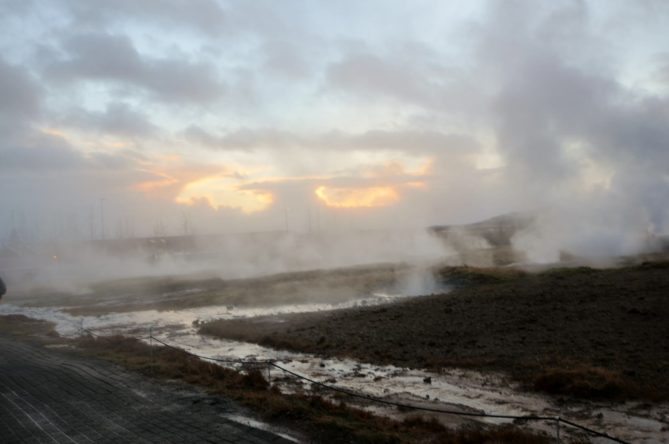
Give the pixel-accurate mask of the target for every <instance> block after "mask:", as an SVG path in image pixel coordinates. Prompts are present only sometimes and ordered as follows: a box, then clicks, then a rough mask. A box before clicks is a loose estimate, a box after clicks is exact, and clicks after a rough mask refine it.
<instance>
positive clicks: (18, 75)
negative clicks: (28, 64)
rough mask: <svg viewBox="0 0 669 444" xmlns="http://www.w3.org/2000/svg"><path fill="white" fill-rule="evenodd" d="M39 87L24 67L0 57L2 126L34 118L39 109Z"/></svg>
mask: <svg viewBox="0 0 669 444" xmlns="http://www.w3.org/2000/svg"><path fill="white" fill-rule="evenodd" d="M40 89H41V88H40V87H39V85H38V84H37V83H36V82H35V80H34V79H33V77H32V76H31V75H30V74H29V73H28V71H27V70H26V69H24V68H22V67H19V66H15V65H12V64H9V63H7V62H6V61H5V60H3V59H2V58H1V57H0V121H1V122H2V123H3V126H5V125H7V124H9V123H15V122H18V121H24V122H25V120H26V119H27V120H30V119H33V118H35V117H36V116H37V114H38V113H39V111H40V105H41V91H40Z"/></svg>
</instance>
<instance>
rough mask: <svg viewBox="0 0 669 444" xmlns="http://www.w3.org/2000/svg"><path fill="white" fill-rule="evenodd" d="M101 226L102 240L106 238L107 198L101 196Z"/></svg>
mask: <svg viewBox="0 0 669 444" xmlns="http://www.w3.org/2000/svg"><path fill="white" fill-rule="evenodd" d="M100 227H101V234H102V240H104V239H105V198H104V197H101V198H100Z"/></svg>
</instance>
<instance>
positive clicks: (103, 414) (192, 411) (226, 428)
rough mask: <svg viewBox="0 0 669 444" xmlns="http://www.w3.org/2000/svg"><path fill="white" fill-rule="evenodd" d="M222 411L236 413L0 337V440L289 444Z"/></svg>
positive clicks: (219, 403) (179, 390) (187, 392)
mask: <svg viewBox="0 0 669 444" xmlns="http://www.w3.org/2000/svg"><path fill="white" fill-rule="evenodd" d="M226 413H240V412H239V408H238V407H236V406H234V405H232V404H231V403H230V402H227V401H226V400H225V399H223V398H219V397H211V396H207V395H204V394H202V393H199V392H197V391H195V390H193V389H189V388H186V387H184V386H178V387H172V386H165V385H159V384H157V383H154V382H152V381H149V380H147V379H146V378H143V377H141V376H139V375H135V374H130V373H128V372H125V371H123V370H121V369H118V368H116V367H114V366H112V365H110V364H108V363H105V362H101V361H97V360H95V359H91V358H88V357H81V356H76V355H74V354H72V353H69V352H68V351H67V350H60V349H57V348H45V347H42V346H37V345H31V344H27V343H23V342H18V341H17V340H16V339H15V338H13V337H11V336H4V335H0V440H2V442H5V443H18V442H21V443H23V442H31V443H32V442H36V443H37V442H49V443H53V442H55V443H106V442H124V443H127V442H133V443H135V442H141V443H146V442H156V443H166V442H198V443H200V442H217V443H221V442H231V443H232V442H234V443H255V444H260V443H278V442H288V441H287V440H285V439H283V438H281V437H280V436H278V435H274V434H272V433H269V432H266V431H262V430H259V429H254V428H251V427H248V426H246V425H242V424H239V423H237V422H233V421H230V420H228V419H225V418H224V417H223V416H222V415H223V414H226Z"/></svg>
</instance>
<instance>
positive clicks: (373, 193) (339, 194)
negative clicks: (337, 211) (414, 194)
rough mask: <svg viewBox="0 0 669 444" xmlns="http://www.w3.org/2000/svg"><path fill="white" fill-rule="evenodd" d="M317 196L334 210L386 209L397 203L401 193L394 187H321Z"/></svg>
mask: <svg viewBox="0 0 669 444" xmlns="http://www.w3.org/2000/svg"><path fill="white" fill-rule="evenodd" d="M315 193H316V196H317V197H318V198H319V199H320V200H322V201H323V202H324V203H325V205H327V206H328V207H334V208H374V207H385V206H388V205H392V204H394V203H395V202H397V201H398V200H399V198H400V195H399V193H398V192H397V190H396V189H395V188H394V187H390V186H378V187H366V188H351V187H332V186H320V187H318V188H316V190H315Z"/></svg>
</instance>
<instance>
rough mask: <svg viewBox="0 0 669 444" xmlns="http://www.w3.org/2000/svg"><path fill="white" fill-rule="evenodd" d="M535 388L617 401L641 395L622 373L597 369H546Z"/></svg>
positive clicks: (536, 379)
mask: <svg viewBox="0 0 669 444" xmlns="http://www.w3.org/2000/svg"><path fill="white" fill-rule="evenodd" d="M533 388H534V389H535V390H538V391H542V392H545V393H550V394H552V395H564V396H570V397H575V398H584V399H601V400H604V399H606V400H614V399H622V398H625V397H629V396H634V395H638V388H637V387H634V386H632V385H631V384H630V383H629V382H626V380H625V378H623V377H622V375H620V374H619V373H618V372H616V371H613V370H609V369H605V368H601V367H594V366H586V365H581V366H577V367H571V368H555V367H552V368H546V369H544V370H543V371H541V372H540V373H539V374H538V375H537V376H535V378H534V381H533Z"/></svg>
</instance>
